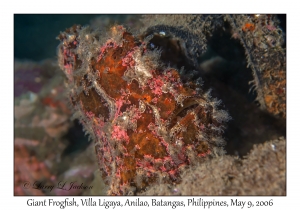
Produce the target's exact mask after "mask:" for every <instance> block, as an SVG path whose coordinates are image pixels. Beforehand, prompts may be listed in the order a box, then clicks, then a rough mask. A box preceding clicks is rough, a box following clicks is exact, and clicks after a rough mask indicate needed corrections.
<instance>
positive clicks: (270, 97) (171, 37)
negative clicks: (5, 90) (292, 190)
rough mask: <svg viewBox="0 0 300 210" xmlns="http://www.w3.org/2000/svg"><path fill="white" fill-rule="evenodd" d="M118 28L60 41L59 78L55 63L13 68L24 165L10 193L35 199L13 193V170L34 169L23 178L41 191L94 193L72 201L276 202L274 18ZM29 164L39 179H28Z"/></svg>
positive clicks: (70, 33)
mask: <svg viewBox="0 0 300 210" xmlns="http://www.w3.org/2000/svg"><path fill="white" fill-rule="evenodd" d="M124 17H125V16H124ZM120 23H121V24H122V25H118V24H115V23H112V22H111V21H109V19H107V18H104V17H103V16H102V17H99V18H95V19H93V20H92V21H91V22H90V25H89V26H80V25H74V26H72V27H71V28H68V29H66V31H64V32H61V33H60V35H59V36H58V39H59V40H60V44H59V46H58V52H57V55H58V66H59V68H60V69H61V70H62V71H60V70H59V69H58V66H57V64H55V62H52V64H51V65H49V64H50V62H48V63H47V62H45V61H44V62H43V63H47V64H43V63H33V62H31V63H30V62H22V61H20V62H19V63H16V65H15V66H16V67H17V68H16V70H15V102H16V103H15V134H16V133H18V138H15V149H16V151H15V155H20V154H23V157H24V158H23V159H22V158H21V159H18V161H19V162H18V164H15V166H16V167H15V179H16V177H17V180H16V181H15V187H17V188H15V194H22V193H23V194H26V193H27V194H34V193H35V192H24V190H21V189H20V188H18V185H20V183H22V181H24V180H25V179H26V176H25V178H24V175H23V176H22V172H21V171H22V170H21V169H19V165H20V164H22V163H21V162H22V161H21V160H25V159H28V158H29V159H30V160H31V159H32V158H33V162H32V163H31V162H30V163H26V164H27V168H28V170H26V171H27V172H26V173H25V174H28V176H31V177H36V176H34V175H32V174H31V171H35V173H36V174H40V173H39V172H38V171H39V170H41V171H47V172H43V173H41V174H44V175H43V176H41V177H39V178H38V179H39V180H47V181H48V182H50V183H53V182H55V181H56V180H57V177H67V178H66V179H71V178H72V176H75V177H78V179H79V180H84V181H85V182H87V183H92V184H93V185H96V186H97V187H96V188H94V189H92V190H81V191H76V192H72V193H73V194H72V193H71V194H72V195H103V194H108V195H285V194H286V186H285V184H286V177H285V170H286V169H285V157H286V154H285V141H286V140H285V136H286V119H285V116H286V105H285V104H286V102H285V100H286V92H285V90H286V89H285V88H286V87H285V86H286V79H285V78H286V73H285V72H286V60H285V31H284V30H282V28H281V27H280V25H279V24H280V22H279V19H278V17H277V16H276V15H144V16H142V18H141V19H140V16H134V15H132V16H131V15H130V16H126V18H124V19H123V20H122V21H120ZM50 66H52V67H50ZM248 67H249V68H248ZM51 68H52V69H51ZM26 72H27V73H28V72H30V74H28V75H27V76H26V77H24V78H25V79H24V80H23V79H22V75H25V74H26ZM48 72H50V74H49V73H48ZM51 72H52V74H51ZM62 73H64V76H63V75H62ZM63 80H65V84H66V86H64V85H63ZM39 110H40V111H39ZM42 110H47V112H45V111H42ZM42 113H49V115H47V114H42ZM51 113H53V114H51ZM53 116H55V117H54V118H53ZM71 116H72V118H71ZM51 118H53V119H51ZM71 119H76V120H75V121H74V122H72V120H71ZM29 122H32V123H29ZM33 122H34V123H33ZM46 122H47V123H46ZM78 122H79V123H80V124H81V125H82V126H83V128H84V130H85V131H86V133H87V134H88V137H89V138H90V140H91V141H90V142H89V143H91V144H89V143H84V142H88V141H87V139H86V138H85V137H84V136H83V133H82V131H81V130H82V127H81V125H80V124H78ZM22 123H23V124H22ZM24 126H25V127H26V129H27V128H30V129H35V130H39V131H40V133H41V134H40V135H39V136H34V137H33V136H31V135H29V134H25V132H24V131H21V130H22V129H20V127H24ZM45 136H49V137H47V138H52V139H53V140H54V141H55V143H54V144H52V145H53V146H52V147H53V148H56V147H57V146H59V145H60V149H54V150H55V154H57V155H56V159H54V158H53V157H50V156H47V155H45V154H50V150H45V149H44V150H43V149H42V148H43V147H44V146H46V145H47V144H46V143H45V142H47V141H46V140H45V139H46V137H45ZM79 136H82V137H80V138H79ZM33 139H34V140H33ZM272 139H277V140H274V141H270V140H272ZM49 141H50V140H48V142H49ZM17 142H18V143H17ZM52 143H53V142H52ZM46 147H47V146H46ZM93 147H94V148H95V149H93ZM26 150H27V152H26ZM73 150H75V152H72V151H73ZM93 150H95V151H96V153H95V154H94V151H93ZM20 151H23V152H20ZM28 151H31V152H28ZM32 151H33V152H32ZM250 151H251V152H250ZM249 152H250V153H249ZM52 153H54V152H52ZM90 153H92V154H93V158H91V157H88V156H86V155H88V154H89V155H90ZM226 153H227V154H226ZM25 157H27V158H25ZM58 157H60V158H58ZM73 157H76V158H75V159H74V158H73ZM79 157H80V158H79ZM20 161H21V162H20ZM68 161H71V166H68V168H67V167H65V166H66V165H68ZM15 162H16V159H15ZM35 162H41V163H40V164H38V165H40V166H41V169H38V170H36V169H34V170H30V168H32V167H33V168H37V167H35V166H34V165H36V163H35ZM85 162H86V164H85ZM45 163H47V164H46V167H44V166H43V164H44V165H45ZM97 163H98V165H97ZM23 165H24V164H23ZM96 168H99V169H100V171H97V170H96ZM260 169H263V170H260ZM36 171H37V172H36ZM94 171H97V172H95V173H93V172H94ZM84 172H85V173H84ZM16 174H19V175H16ZM46 174H48V175H46ZM34 179H35V178H31V180H34ZM36 179H37V178H36ZM16 183H17V184H16ZM216 183H218V184H216ZM33 191H34V190H33ZM44 193H45V194H46V195H47V192H44ZM62 193H63V192H61V191H56V192H52V193H50V194H52V195H53V194H56V195H63V194H62Z"/></svg>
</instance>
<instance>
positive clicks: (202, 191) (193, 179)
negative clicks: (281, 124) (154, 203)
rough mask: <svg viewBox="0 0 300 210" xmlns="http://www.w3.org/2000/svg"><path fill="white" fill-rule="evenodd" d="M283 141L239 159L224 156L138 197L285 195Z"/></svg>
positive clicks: (270, 143)
mask: <svg viewBox="0 0 300 210" xmlns="http://www.w3.org/2000/svg"><path fill="white" fill-rule="evenodd" d="M285 141H286V140H285V139H284V138H279V139H276V140H273V141H269V142H266V143H264V144H259V145H257V146H255V147H254V148H253V150H252V151H251V152H250V153H249V154H248V155H247V156H246V157H245V159H240V158H237V157H232V156H228V155H225V156H223V157H217V158H214V159H212V160H208V161H207V162H205V163H204V164H199V166H197V167H194V168H193V169H190V170H187V171H186V172H185V173H184V175H183V176H184V180H183V182H182V183H180V184H178V185H168V184H162V185H153V186H151V187H150V188H149V189H148V190H147V191H146V192H144V193H142V194H140V195H185V196H187V195H189V196H191V195H233V196H235V195H281V196H282V195H286V171H285V168H286V161H285V157H286V142H285Z"/></svg>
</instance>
